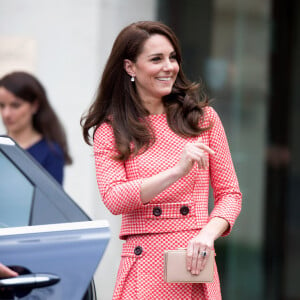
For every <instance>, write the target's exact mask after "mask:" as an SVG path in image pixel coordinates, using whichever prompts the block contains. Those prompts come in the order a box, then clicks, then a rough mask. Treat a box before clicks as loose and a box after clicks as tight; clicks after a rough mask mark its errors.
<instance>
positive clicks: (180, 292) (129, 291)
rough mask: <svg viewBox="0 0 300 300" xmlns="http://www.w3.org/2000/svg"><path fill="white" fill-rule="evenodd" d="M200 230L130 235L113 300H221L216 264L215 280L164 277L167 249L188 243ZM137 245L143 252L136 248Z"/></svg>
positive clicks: (124, 246) (124, 247)
mask: <svg viewBox="0 0 300 300" xmlns="http://www.w3.org/2000/svg"><path fill="white" fill-rule="evenodd" d="M198 232H199V230H190V231H184V232H178V231H176V232H170V233H161V234H145V235H132V236H129V237H128V238H127V240H126V242H125V243H124V244H123V250H122V257H121V262H120V268H119V271H118V275H117V281H116V285H115V290H114V295H113V300H120V299H122V300H135V299H139V300H158V299H165V300H190V299H193V300H221V291H220V282H219V277H218V271H217V267H216V264H215V266H214V281H213V282H211V283H200V284H199V283H197V284H196V283H166V282H164V280H163V274H164V271H163V267H164V262H163V255H164V250H165V249H177V248H182V247H186V246H187V243H188V241H189V240H190V239H191V238H193V237H194V236H195V235H196V234H197V233H198ZM137 247H138V248H139V249H140V251H139V252H136V251H135V249H137ZM135 252H136V253H138V254H136V253H135Z"/></svg>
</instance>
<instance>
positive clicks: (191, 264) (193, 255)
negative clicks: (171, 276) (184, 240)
mask: <svg viewBox="0 0 300 300" xmlns="http://www.w3.org/2000/svg"><path fill="white" fill-rule="evenodd" d="M196 249H197V248H196V247H194V249H193V250H189V249H188V250H187V256H186V266H187V270H188V271H190V272H191V273H192V274H194V275H198V274H199V273H200V272H201V271H202V270H203V269H204V267H205V265H206V263H207V260H208V257H209V255H210V252H211V251H209V250H208V248H205V249H204V248H203V249H202V250H196Z"/></svg>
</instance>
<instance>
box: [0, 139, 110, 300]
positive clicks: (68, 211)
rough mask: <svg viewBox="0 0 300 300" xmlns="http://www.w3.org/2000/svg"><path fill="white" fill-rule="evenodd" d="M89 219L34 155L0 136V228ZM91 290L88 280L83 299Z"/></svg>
mask: <svg viewBox="0 0 300 300" xmlns="http://www.w3.org/2000/svg"><path fill="white" fill-rule="evenodd" d="M90 220H91V219H90V217H89V216H88V215H87V214H86V213H85V212H84V211H83V210H82V209H81V208H80V207H79V206H78V205H77V204H76V203H75V202H74V201H73V199H71V198H70V197H69V195H68V194H67V193H66V192H65V191H64V190H63V188H62V187H61V185H60V184H58V183H57V182H56V180H55V179H53V178H52V176H51V175H50V174H49V173H48V172H47V171H46V170H45V169H44V168H43V167H42V166H40V165H39V163H38V162H37V161H35V159H34V158H32V157H31V156H30V155H29V154H28V153H27V152H26V151H24V150H23V149H22V148H20V147H19V146H18V145H17V143H16V142H15V141H14V140H12V139H11V138H9V137H8V136H0V228H1V227H2V228H7V227H20V226H32V225H42V224H58V223H66V222H85V221H90ZM106 243H107V241H106V240H104V244H106ZM0 244H1V242H0ZM0 261H2V263H3V259H2V258H1V256H0ZM94 294H95V291H94V288H93V282H91V284H90V286H89V288H88V290H87V292H86V295H85V296H84V299H85V300H87V299H89V300H92V299H95V295H94ZM0 299H1V298H0ZM45 299H46V298H45ZM49 299H50V298H49Z"/></svg>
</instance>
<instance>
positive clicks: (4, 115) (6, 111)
mask: <svg viewBox="0 0 300 300" xmlns="http://www.w3.org/2000/svg"><path fill="white" fill-rule="evenodd" d="M0 112H1V116H2V118H3V119H4V118H8V117H9V116H10V114H11V110H10V108H9V107H7V106H5V107H2V108H1V109H0Z"/></svg>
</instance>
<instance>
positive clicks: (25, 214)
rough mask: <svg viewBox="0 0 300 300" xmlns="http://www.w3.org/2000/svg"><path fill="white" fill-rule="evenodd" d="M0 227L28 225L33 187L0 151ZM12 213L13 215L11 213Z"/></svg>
mask: <svg viewBox="0 0 300 300" xmlns="http://www.w3.org/2000/svg"><path fill="white" fill-rule="evenodd" d="M0 170H1V171H0V172H1V173H2V174H3V176H1V177H2V180H1V181H0V199H1V201H0V220H1V221H0V227H11V226H26V225H28V224H29V220H30V211H31V206H32V199H33V193H34V187H33V185H32V184H31V183H30V181H29V180H28V179H27V178H26V177H25V176H24V175H23V174H22V173H21V172H20V171H19V170H18V168H16V166H15V165H14V164H13V163H12V162H11V161H10V160H9V159H8V158H7V157H6V156H5V155H4V154H3V153H2V152H1V151H0ZM12 212H13V213H12Z"/></svg>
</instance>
